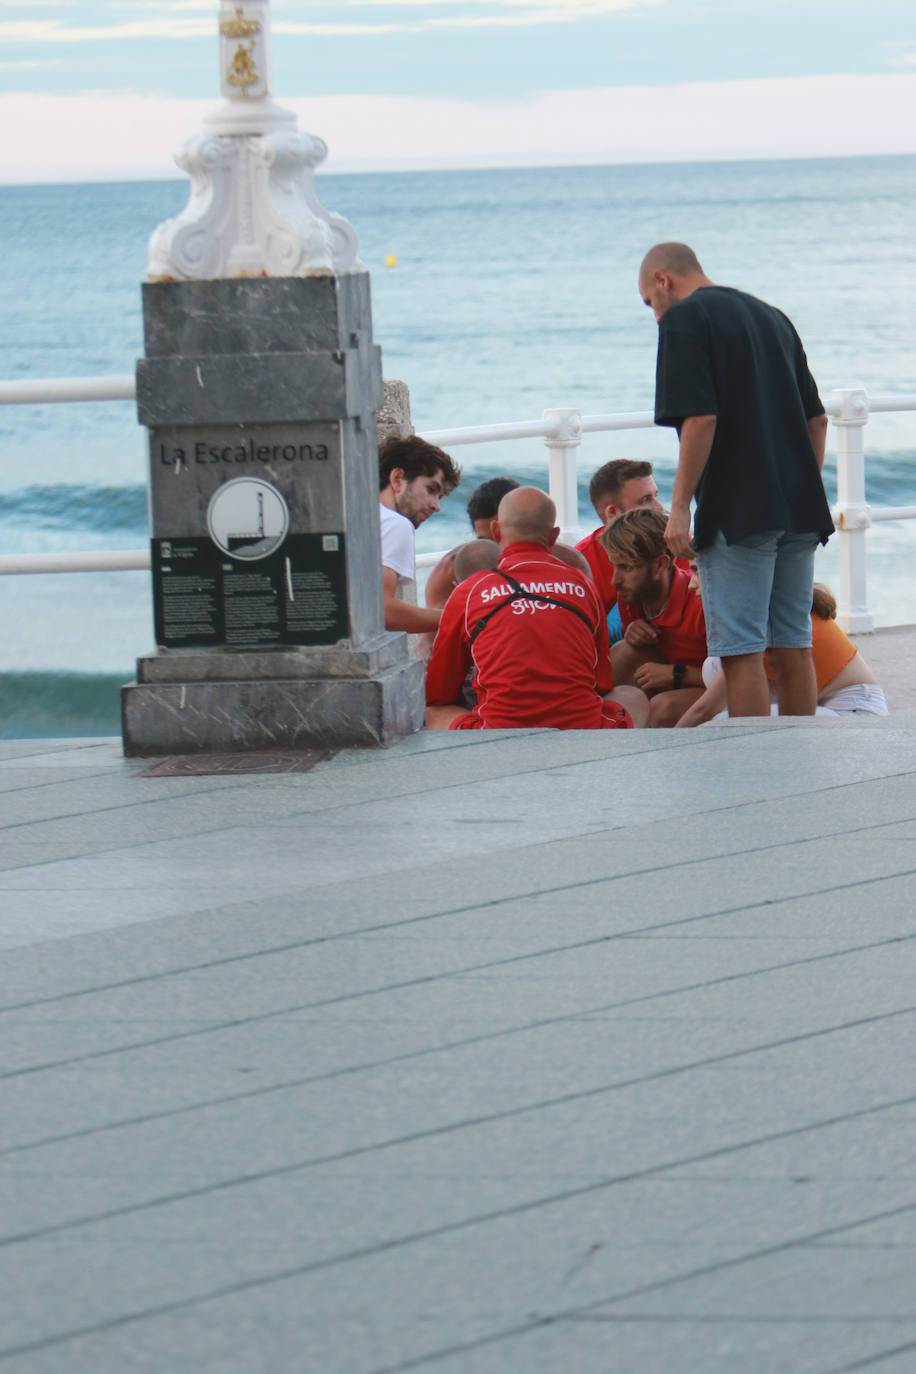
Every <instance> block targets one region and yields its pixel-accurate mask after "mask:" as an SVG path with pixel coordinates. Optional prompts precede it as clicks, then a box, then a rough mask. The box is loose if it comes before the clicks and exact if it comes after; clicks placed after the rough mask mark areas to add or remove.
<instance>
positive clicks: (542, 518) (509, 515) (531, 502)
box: [493, 487, 560, 549]
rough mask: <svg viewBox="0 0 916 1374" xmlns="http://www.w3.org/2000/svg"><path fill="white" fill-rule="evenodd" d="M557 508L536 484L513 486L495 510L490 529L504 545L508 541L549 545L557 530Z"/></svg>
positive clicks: (509, 542) (547, 547) (557, 532)
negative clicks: (494, 524) (493, 525)
mask: <svg viewBox="0 0 916 1374" xmlns="http://www.w3.org/2000/svg"><path fill="white" fill-rule="evenodd" d="M556 519H557V508H556V506H555V505H554V504H553V502H552V501H551V499H550V497H549V496H548V495H547V493H546V492H544V491H541V490H540V489H539V488H538V487H516V489H515V491H510V492H507V493H506V495H505V496H504V497H503V499H502V500H501V501H500V503H499V510H498V511H497V512H496V527H495V528H494V531H493V533H494V534H495V536H496V538H497V539H498V540H499V543H500V545H501V546H502V547H503V548H505V547H506V546H507V545H508V544H520V543H526V544H542V545H543V547H544V548H545V549H549V548H550V546H551V545H552V544H553V543H554V542H555V540H556V537H557V535H558V534H559V533H560V531H559V528H558V527H557V524H556Z"/></svg>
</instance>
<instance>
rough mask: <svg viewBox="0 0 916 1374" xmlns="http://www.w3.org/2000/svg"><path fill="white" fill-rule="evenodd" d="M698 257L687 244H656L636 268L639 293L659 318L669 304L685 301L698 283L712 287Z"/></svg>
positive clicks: (657, 318)
mask: <svg viewBox="0 0 916 1374" xmlns="http://www.w3.org/2000/svg"><path fill="white" fill-rule="evenodd" d="M712 284H713V283H712V282H711V281H710V280H709V278H708V277H707V275H706V273H705V272H704V271H703V269H702V267H701V266H700V260H699V258H698V257H697V255H696V253H695V252H694V251H693V249H692V248H689V247H688V246H687V244H686V243H657V244H655V246H654V248H650V249H649V251H648V253H647V254H646V256H645V257H644V258H643V260H642V265H641V266H640V269H639V294H640V296H641V297H642V299H643V301H644V303H645V304H646V305H648V306H649V307H650V308H651V310H652V311H653V313H654V315H655V318H656V320H660V319H661V317H662V315H664V313H665V311H666V310H667V309H668V307H669V306H672V305H675V304H676V303H677V302H678V301H682V300H684V298H685V297H686V296H689V295H691V294H692V293H693V292H694V291H696V289H697V287H698V286H712Z"/></svg>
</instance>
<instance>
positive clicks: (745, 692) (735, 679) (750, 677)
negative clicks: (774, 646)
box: [722, 654, 770, 719]
mask: <svg viewBox="0 0 916 1374" xmlns="http://www.w3.org/2000/svg"><path fill="white" fill-rule="evenodd" d="M722 667H723V669H724V670H725V691H726V695H727V698H728V714H729V718H730V719H731V718H733V717H735V716H768V715H769V714H770V689H769V686H768V685H767V675H766V672H765V671H764V667H763V654H732V655H731V656H730V657H729V658H723V659H722Z"/></svg>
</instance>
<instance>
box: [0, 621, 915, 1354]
mask: <svg viewBox="0 0 916 1374" xmlns="http://www.w3.org/2000/svg"><path fill="white" fill-rule="evenodd" d="M888 633H890V634H893V633H894V632H888ZM879 639H880V636H878V637H875V638H874V639H872V640H868V641H864V642H863V647H864V644H866V643H867V644H868V648H867V649H866V650H865V652H866V653H867V655H868V657H869V659H870V661H872V662H873V663H877V662H878V659H879V658H880V653H881V649H880V646H879V643H878V641H879ZM904 647H905V646H904ZM897 650H898V652H897V657H898V658H899V650H900V646H899V645H898V646H897ZM905 680H906V673H905V672H903V670H901V682H905ZM909 680H910V681H912V678H910V679H909ZM891 698H892V705H893V704H894V694H893V689H892V690H891ZM899 707H900V709H898V711H897V714H896V715H894V716H892V717H890V718H888V719H887V720H883V721H882V720H878V721H871V722H868V721H866V722H855V721H853V722H849V721H843V722H834V721H816V722H812V721H808V722H797V721H777V722H773V723H772V724H771V723H769V722H754V723H752V724H748V723H741V724H739V723H734V724H732V725H730V726H726V727H723V728H709V729H702V730H697V731H692V732H688V731H684V732H681V731H665V732H662V731H658V732H627V733H626V734H624V733H617V732H606V733H602V732H595V733H572V732H571V733H568V734H563V733H556V732H530V733H529V732H516V733H512V732H504V733H493V734H491V735H485V736H484V735H481V736H469V735H467V734H464V735H460V736H457V737H456V736H443V735H439V736H432V735H423V736H420V737H416V738H414V739H412V740H408V741H405V742H404V743H403V744H401V745H399V746H397V747H395V748H393V749H391V750H389V751H387V752H384V753H365V754H356V753H346V754H343V753H342V754H338V755H337V756H336V757H329V758H326V759H324V760H323V761H317V762H316V763H315V766H314V767H313V768H312V770H311V771H309V772H297V773H284V774H273V775H241V776H238V775H215V776H207V775H205V776H179V777H168V776H146V775H145V773H146V772H147V771H148V765H146V764H144V763H143V762H139V761H133V762H129V763H128V762H125V761H124V760H123V759H122V758H121V757H120V752H119V747H118V744H117V743H116V742H114V741H83V742H66V741H29V740H21V741H15V742H7V743H5V744H3V745H2V746H0V801H2V812H0V825H2V829H0V858H2V870H3V872H2V876H0V887H2V895H0V945H2V946H3V959H2V971H0V1151H2V1164H3V1172H2V1189H3V1196H2V1207H0V1292H2V1309H0V1310H2V1312H3V1321H2V1326H0V1370H2V1371H6V1370H9V1371H11V1372H13V1371H15V1372H16V1374H64V1372H65V1371H66V1374H74V1371H80V1372H81V1371H87V1374H88V1371H91V1372H92V1374H135V1372H140V1374H179V1372H180V1371H194V1372H195V1374H200V1372H201V1371H213V1372H214V1374H217V1372H218V1374H260V1371H264V1374H285V1371H295V1372H296V1374H300V1372H301V1371H308V1372H309V1374H311V1371H314V1372H315V1374H381V1371H401V1370H414V1369H417V1370H426V1369H429V1370H431V1371H432V1370H435V1371H441V1372H442V1374H459V1371H460V1374H529V1372H533V1374H557V1372H558V1371H572V1372H573V1374H608V1371H611V1372H612V1374H735V1372H736V1371H740V1372H741V1374H803V1372H804V1374H808V1371H810V1372H811V1374H839V1371H847V1370H858V1369H869V1370H875V1371H880V1374H912V1371H913V1369H916V1252H914V1246H916V911H914V907H916V902H914V872H916V719H914V718H913V714H912V712H911V711H910V710H909V705H908V704H905V703H904V700H903V694H901V697H900V699H899Z"/></svg>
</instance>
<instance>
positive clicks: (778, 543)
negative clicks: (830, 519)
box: [697, 530, 819, 658]
mask: <svg viewBox="0 0 916 1374" xmlns="http://www.w3.org/2000/svg"><path fill="white" fill-rule="evenodd" d="M818 542H819V541H818V536H817V535H816V534H794V533H792V532H791V531H788V530H764V531H763V533H761V534H752V535H748V537H747V538H746V539H742V540H741V542H740V543H738V544H728V543H726V540H725V535H724V534H723V533H722V531H721V530H718V531H717V532H716V537H715V539H714V541H713V542H712V544H710V545H709V546H708V547H707V548H705V549H700V550H698V552H697V567H698V569H699V572H700V590H701V593H702V596H703V613H704V615H705V617H706V640H707V644H708V647H709V652H710V654H718V655H719V657H720V658H731V657H733V656H734V655H735V654H758V653H762V652H763V650H764V649H769V648H774V649H808V648H810V647H811V596H812V590H813V585H814V551H815V549H816V548H817V545H818Z"/></svg>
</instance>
